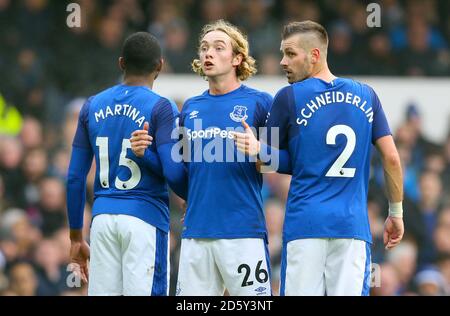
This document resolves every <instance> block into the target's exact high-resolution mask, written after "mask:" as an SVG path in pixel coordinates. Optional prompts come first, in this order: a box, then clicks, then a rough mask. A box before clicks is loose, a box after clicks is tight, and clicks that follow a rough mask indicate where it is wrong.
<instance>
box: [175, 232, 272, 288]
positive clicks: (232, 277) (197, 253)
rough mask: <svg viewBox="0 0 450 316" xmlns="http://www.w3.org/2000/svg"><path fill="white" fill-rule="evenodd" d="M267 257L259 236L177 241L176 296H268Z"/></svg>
mask: <svg viewBox="0 0 450 316" xmlns="http://www.w3.org/2000/svg"><path fill="white" fill-rule="evenodd" d="M270 279H271V277H270V260H269V255H268V248H267V244H266V243H265V241H264V239H260V238H242V239H190V238H185V239H183V240H182V242H181V253H180V262H179V270H178V282H177V289H176V295H177V296H220V295H223V294H224V291H225V289H227V290H228V293H229V294H230V295H231V296H269V295H271V294H272V291H271V283H270Z"/></svg>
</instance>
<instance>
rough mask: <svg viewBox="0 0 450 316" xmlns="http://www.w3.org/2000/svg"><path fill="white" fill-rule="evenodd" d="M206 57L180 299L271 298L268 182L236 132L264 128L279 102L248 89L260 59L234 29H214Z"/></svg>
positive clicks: (205, 43) (196, 106) (195, 123)
mask: <svg viewBox="0 0 450 316" xmlns="http://www.w3.org/2000/svg"><path fill="white" fill-rule="evenodd" d="M198 54H199V56H198V59H195V60H194V61H193V63H192V68H193V70H194V71H195V72H196V73H198V74H199V75H200V76H202V77H204V78H205V79H206V80H207V81H208V86H209V88H208V90H206V91H205V92H204V93H202V94H201V95H199V96H195V97H192V98H190V99H188V100H187V101H186V102H185V104H184V106H183V109H182V111H181V114H180V127H181V128H180V130H182V135H183V136H182V137H183V141H184V143H183V157H184V162H185V163H186V166H187V172H188V198H187V210H186V216H185V220H184V227H183V234H182V244H181V254H180V262H179V272H178V284H177V290H176V294H177V295H189V296H192V295H200V296H206V295H216V296H217V295H223V294H224V291H225V289H227V290H228V292H229V294H230V295H246V296H249V295H271V286H270V261H269V256H268V250H267V231H266V225H265V217H264V211H263V202H262V196H261V187H262V176H261V174H260V173H259V172H258V171H257V169H256V162H255V161H249V159H247V158H246V157H245V155H243V154H241V153H239V152H238V151H237V150H236V147H235V145H234V142H233V136H232V135H233V134H232V132H233V131H235V130H236V129H242V122H243V121H247V122H248V124H249V125H250V126H252V127H254V128H256V129H258V128H259V127H263V126H264V124H265V120H266V117H267V113H268V109H269V107H270V105H271V102H272V97H271V96H270V95H269V94H267V93H264V92H261V91H257V90H255V89H252V88H249V87H247V86H245V85H243V84H242V83H241V81H244V80H246V79H248V78H249V77H251V76H252V75H253V74H255V73H256V67H255V60H254V59H253V58H252V57H251V56H250V55H249V46H248V41H247V39H246V37H245V36H244V35H243V33H241V32H240V31H239V29H238V28H236V27H235V26H233V25H232V24H230V23H228V22H226V21H223V20H220V21H217V22H215V23H213V24H208V25H206V26H205V27H204V28H203V30H202V32H201V35H200V38H199V49H198ZM245 124H247V123H245ZM139 135H140V134H139V133H135V134H134V136H133V139H132V140H131V144H132V149H133V151H134V152H135V153H136V155H139V154H142V151H143V150H145V149H146V145H140V144H141V142H140V141H141V140H143V139H145V132H142V135H143V136H142V137H139Z"/></svg>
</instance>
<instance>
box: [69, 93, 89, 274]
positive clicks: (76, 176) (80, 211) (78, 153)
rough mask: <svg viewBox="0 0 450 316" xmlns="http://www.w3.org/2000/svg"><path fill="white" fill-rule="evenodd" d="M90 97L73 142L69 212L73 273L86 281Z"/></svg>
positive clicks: (70, 164)
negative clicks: (85, 233) (84, 228)
mask: <svg viewBox="0 0 450 316" xmlns="http://www.w3.org/2000/svg"><path fill="white" fill-rule="evenodd" d="M89 104H90V100H88V101H87V102H86V103H85V104H84V106H83V107H82V109H81V111H80V115H79V119H78V126H77V130H76V133H75V137H74V140H73V144H72V154H71V158H70V163H69V170H68V173H67V192H66V193H67V212H68V220H69V227H70V242H71V247H70V258H71V263H73V264H75V265H74V267H73V268H74V272H76V273H77V274H79V275H80V276H81V279H82V281H83V282H87V281H88V278H89V271H88V264H87V261H88V260H89V246H88V244H87V243H86V241H85V240H84V237H83V233H82V229H83V215H84V205H85V201H86V178H87V174H88V173H89V170H90V168H91V165H92V158H93V156H94V154H93V152H92V147H91V146H90V143H89V137H88V131H87V126H88V125H87V116H88V109H89Z"/></svg>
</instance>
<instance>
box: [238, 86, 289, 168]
mask: <svg viewBox="0 0 450 316" xmlns="http://www.w3.org/2000/svg"><path fill="white" fill-rule="evenodd" d="M289 89H291V88H290V87H286V88H283V89H282V90H280V91H279V92H278V93H277V95H276V96H275V99H274V101H273V104H272V106H271V110H270V115H269V117H268V119H267V123H266V128H265V132H264V133H262V135H261V137H260V141H258V140H257V139H256V137H255V136H254V135H253V133H252V131H251V129H250V128H249V127H248V125H247V124H246V123H245V122H244V123H243V125H244V128H245V133H238V132H236V133H234V135H235V142H236V146H237V148H238V150H240V151H241V152H243V153H245V154H247V155H251V156H256V155H258V159H259V160H260V161H261V162H262V163H263V164H264V166H265V170H267V171H276V172H279V173H285V174H292V164H291V158H290V155H289V151H288V138H289V124H290V123H289V122H290V120H289V113H290V112H291V111H290V107H291V106H292V104H291V102H292V96H291V95H290V94H291V93H292V91H291V90H289Z"/></svg>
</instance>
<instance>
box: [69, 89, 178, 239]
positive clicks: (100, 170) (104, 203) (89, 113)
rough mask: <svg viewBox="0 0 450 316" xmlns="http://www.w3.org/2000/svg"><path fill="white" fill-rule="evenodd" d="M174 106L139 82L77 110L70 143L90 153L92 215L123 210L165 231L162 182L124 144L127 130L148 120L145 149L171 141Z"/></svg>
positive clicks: (93, 99) (91, 100)
mask: <svg viewBox="0 0 450 316" xmlns="http://www.w3.org/2000/svg"><path fill="white" fill-rule="evenodd" d="M178 116H179V113H178V109H177V108H176V106H175V105H174V104H173V103H172V102H170V101H169V100H167V99H166V98H163V97H161V96H159V95H158V94H156V93H154V92H153V91H151V90H150V89H149V88H147V87H144V86H127V85H123V84H122V85H117V86H114V87H112V88H110V89H107V90H105V91H103V92H101V93H99V94H97V95H95V96H93V97H91V98H89V99H88V101H87V102H86V103H85V104H84V106H83V107H82V109H81V111H80V116H79V122H78V128H77V133H76V135H75V138H74V142H73V146H74V147H80V148H84V149H89V150H91V151H92V153H93V154H94V156H95V163H96V167H97V168H96V173H95V182H94V205H93V209H92V213H93V216H95V215H98V214H126V215H131V216H135V217H137V218H140V219H142V220H144V221H146V222H147V223H149V224H151V225H153V226H155V227H157V228H159V229H161V230H163V231H166V232H167V231H168V230H169V210H168V203H169V201H168V200H169V199H168V189H167V183H166V180H165V179H164V178H163V177H162V175H161V174H157V173H155V172H153V171H152V170H150V169H149V168H147V167H146V166H145V164H144V162H143V161H142V160H141V159H140V158H138V157H136V156H135V155H134V154H133V152H132V150H131V145H130V137H131V133H132V132H133V131H135V130H137V129H142V128H143V126H144V122H149V124H150V127H149V134H150V135H152V136H153V137H154V139H155V141H154V142H153V144H152V145H151V146H150V148H149V150H150V151H151V152H152V153H154V154H155V155H156V148H157V147H158V146H161V145H163V144H166V143H173V142H175V141H176V140H173V139H172V138H171V136H172V135H171V133H172V131H173V129H174V128H175V125H176V120H177V118H178Z"/></svg>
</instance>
